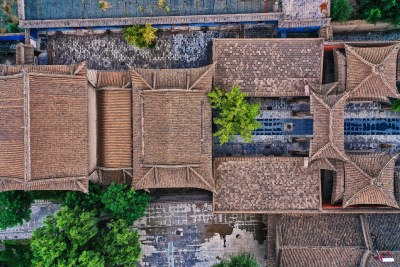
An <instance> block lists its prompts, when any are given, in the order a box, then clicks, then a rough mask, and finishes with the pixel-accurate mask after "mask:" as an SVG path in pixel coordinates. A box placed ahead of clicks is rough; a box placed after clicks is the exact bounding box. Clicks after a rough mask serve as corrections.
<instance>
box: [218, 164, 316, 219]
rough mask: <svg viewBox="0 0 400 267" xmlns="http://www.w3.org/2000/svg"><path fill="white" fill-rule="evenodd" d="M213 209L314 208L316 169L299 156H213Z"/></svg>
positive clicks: (260, 210) (260, 211) (281, 209)
mask: <svg viewBox="0 0 400 267" xmlns="http://www.w3.org/2000/svg"><path fill="white" fill-rule="evenodd" d="M214 164H215V166H214V171H215V179H216V186H217V191H218V194H214V205H215V206H214V211H215V212H256V213H263V212H270V211H290V210H298V211H301V210H318V209H319V207H320V203H319V175H318V171H315V170H310V169H307V168H306V167H304V158H300V157H264V158H257V157H245V158H243V157H242V158H241V157H231V158H229V157H228V158H216V159H215V161H214Z"/></svg>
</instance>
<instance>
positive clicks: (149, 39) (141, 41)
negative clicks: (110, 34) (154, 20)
mask: <svg viewBox="0 0 400 267" xmlns="http://www.w3.org/2000/svg"><path fill="white" fill-rule="evenodd" d="M122 31H123V32H124V36H125V40H126V41H127V42H128V43H129V44H131V45H134V46H137V47H139V48H140V49H142V48H154V47H155V40H156V39H157V36H156V34H155V33H156V31H157V29H155V28H153V27H152V26H151V24H150V23H148V24H146V25H133V26H131V27H126V28H124V29H123V30H122Z"/></svg>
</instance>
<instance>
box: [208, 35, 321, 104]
mask: <svg viewBox="0 0 400 267" xmlns="http://www.w3.org/2000/svg"><path fill="white" fill-rule="evenodd" d="M213 50H214V52H213V61H214V62H215V63H216V66H215V77H214V86H215V87H218V88H220V89H221V90H223V91H228V90H230V89H231V88H232V87H233V86H234V85H237V86H239V88H240V89H241V91H242V92H244V93H247V94H248V95H249V96H252V97H280V96H281V97H283V96H289V97H290V96H308V94H309V92H307V91H308V90H307V88H306V85H308V84H309V83H320V82H321V79H322V52H323V45H322V39H296V40H294V39H291V40H285V39H215V40H214V47H213Z"/></svg>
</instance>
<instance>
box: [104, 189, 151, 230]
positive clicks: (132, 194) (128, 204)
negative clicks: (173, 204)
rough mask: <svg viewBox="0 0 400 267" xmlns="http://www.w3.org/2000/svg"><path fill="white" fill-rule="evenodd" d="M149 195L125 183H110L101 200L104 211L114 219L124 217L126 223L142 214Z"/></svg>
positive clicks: (131, 222)
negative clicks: (128, 186)
mask: <svg viewBox="0 0 400 267" xmlns="http://www.w3.org/2000/svg"><path fill="white" fill-rule="evenodd" d="M149 200H150V196H149V194H147V193H138V192H136V191H135V190H134V189H133V188H130V189H128V188H127V186H126V185H121V184H119V185H116V184H114V183H112V184H111V185H110V186H109V187H108V188H107V192H106V193H105V194H104V195H103V197H102V199H101V201H102V202H103V204H104V212H105V213H106V214H109V215H111V216H113V217H114V218H116V219H124V220H126V222H127V223H128V225H132V224H133V222H134V221H135V220H137V219H139V218H140V217H142V216H143V214H144V212H145V210H146V207H147V205H148V202H149Z"/></svg>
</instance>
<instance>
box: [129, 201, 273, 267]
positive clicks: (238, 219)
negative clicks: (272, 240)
mask: <svg viewBox="0 0 400 267" xmlns="http://www.w3.org/2000/svg"><path fill="white" fill-rule="evenodd" d="M266 219H267V216H261V215H237V214H234V215H213V214H212V202H211V201H195V202H193V201H180V202H164V203H162V202H161V203H152V204H150V205H149V207H148V209H147V212H146V215H145V217H143V218H141V219H140V220H138V221H136V222H135V224H134V228H135V229H138V230H139V235H140V237H141V242H142V249H143V253H142V254H143V256H142V260H141V261H140V266H175V267H178V266H190V267H193V266H204V267H206V266H207V267H208V266H211V265H213V264H215V263H217V262H218V261H219V259H221V258H227V257H229V255H232V254H237V253H240V252H250V253H252V254H253V255H254V256H255V257H256V258H257V261H258V262H259V263H260V264H261V266H265V265H266V258H267V241H266V237H267V224H266V223H267V222H266Z"/></svg>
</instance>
